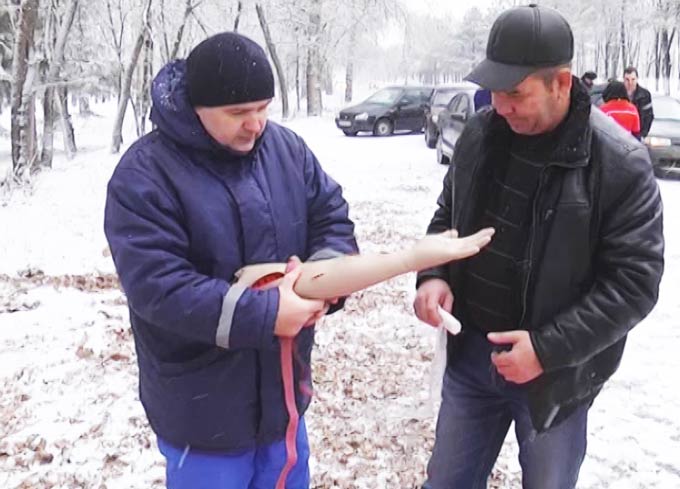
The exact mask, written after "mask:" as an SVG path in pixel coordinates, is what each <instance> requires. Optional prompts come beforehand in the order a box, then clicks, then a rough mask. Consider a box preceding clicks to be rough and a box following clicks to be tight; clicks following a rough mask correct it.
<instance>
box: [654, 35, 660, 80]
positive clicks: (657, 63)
mask: <svg viewBox="0 0 680 489" xmlns="http://www.w3.org/2000/svg"><path fill="white" fill-rule="evenodd" d="M660 40H661V36H660V33H659V30H658V29H657V30H656V32H655V33H654V80H655V83H656V91H657V92H658V91H659V78H660V77H661V55H660V54H659V44H660Z"/></svg>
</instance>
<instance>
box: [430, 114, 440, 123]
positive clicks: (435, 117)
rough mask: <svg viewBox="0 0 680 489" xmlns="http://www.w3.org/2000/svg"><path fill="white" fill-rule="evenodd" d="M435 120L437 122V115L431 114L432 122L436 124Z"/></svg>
mask: <svg viewBox="0 0 680 489" xmlns="http://www.w3.org/2000/svg"><path fill="white" fill-rule="evenodd" d="M437 120H439V114H432V122H434V123H435V124H436V123H437Z"/></svg>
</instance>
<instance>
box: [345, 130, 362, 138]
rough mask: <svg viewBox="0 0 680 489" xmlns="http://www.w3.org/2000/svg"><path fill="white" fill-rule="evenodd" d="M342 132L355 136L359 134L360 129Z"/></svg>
mask: <svg viewBox="0 0 680 489" xmlns="http://www.w3.org/2000/svg"><path fill="white" fill-rule="evenodd" d="M342 132H344V133H345V136H350V137H354V136H356V135H357V133H358V132H359V131H342Z"/></svg>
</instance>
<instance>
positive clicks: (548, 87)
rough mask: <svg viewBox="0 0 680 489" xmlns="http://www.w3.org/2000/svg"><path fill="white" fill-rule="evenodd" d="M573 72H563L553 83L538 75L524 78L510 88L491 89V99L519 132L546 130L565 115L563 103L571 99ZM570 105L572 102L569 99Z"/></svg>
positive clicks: (516, 131) (533, 133)
mask: <svg viewBox="0 0 680 489" xmlns="http://www.w3.org/2000/svg"><path fill="white" fill-rule="evenodd" d="M570 90H571V73H569V72H568V70H565V71H564V72H560V73H559V74H558V75H557V76H556V78H555V79H554V80H552V81H551V82H550V83H549V84H546V83H545V81H544V80H543V79H542V78H541V77H539V76H535V75H531V76H529V77H527V78H526V79H524V81H522V82H521V83H520V84H519V85H517V86H516V87H515V88H513V89H512V90H510V91H507V92H491V100H492V105H493V107H494V109H496V112H497V113H498V115H500V116H501V117H503V118H504V119H505V120H506V121H507V122H508V124H509V125H510V128H511V129H512V130H513V131H514V132H515V133H517V134H524V135H535V134H543V133H545V132H548V131H551V130H552V129H554V128H555V127H556V126H557V124H559V122H560V120H561V118H562V117H563V116H564V114H563V113H561V112H560V109H559V107H564V104H563V103H558V102H564V101H565V97H566V101H567V102H568V97H569V91H570ZM567 107H568V103H567Z"/></svg>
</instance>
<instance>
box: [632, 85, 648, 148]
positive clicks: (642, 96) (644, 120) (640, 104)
mask: <svg viewBox="0 0 680 489" xmlns="http://www.w3.org/2000/svg"><path fill="white" fill-rule="evenodd" d="M631 102H633V103H634V104H635V107H637V110H638V114H639V115H640V137H643V138H644V137H646V136H647V134H649V128H651V127H652V122H653V121H654V108H653V107H652V94H651V93H649V90H647V89H646V88H642V87H641V86H640V85H638V86H637V87H636V88H635V91H634V92H633V97H632V100H631Z"/></svg>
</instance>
